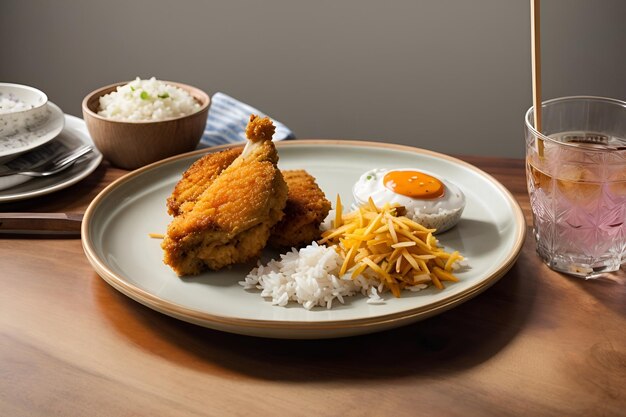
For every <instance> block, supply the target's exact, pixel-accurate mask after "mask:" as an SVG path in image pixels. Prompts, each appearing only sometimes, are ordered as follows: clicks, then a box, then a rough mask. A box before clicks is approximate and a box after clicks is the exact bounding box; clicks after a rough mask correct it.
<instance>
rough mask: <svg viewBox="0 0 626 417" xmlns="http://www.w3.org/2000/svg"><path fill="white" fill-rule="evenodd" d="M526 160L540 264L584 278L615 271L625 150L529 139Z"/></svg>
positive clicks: (624, 246) (625, 243)
mask: <svg viewBox="0 0 626 417" xmlns="http://www.w3.org/2000/svg"><path fill="white" fill-rule="evenodd" d="M565 136H567V134H564V133H559V134H554V135H550V137H551V138H554V137H565ZM540 142H542V143H540ZM526 155H527V159H526V162H527V164H526V168H527V170H526V174H527V175H526V177H527V183H528V191H529V195H530V203H531V208H532V211H533V220H534V231H535V238H536V241H537V252H538V253H539V255H540V256H541V257H542V259H543V260H544V261H545V262H546V263H547V264H548V265H549V266H550V267H551V268H553V269H555V270H558V271H562V272H566V273H568V274H573V275H577V276H582V277H585V278H593V277H596V276H598V275H600V274H602V273H605V272H612V271H616V270H618V269H619V268H620V265H621V263H622V262H624V261H626V150H623V151H621V150H615V151H607V149H606V148H605V147H601V146H600V147H597V146H594V145H589V144H580V145H577V144H575V143H559V142H558V141H542V140H540V139H537V138H532V140H530V141H529V140H527V149H526Z"/></svg>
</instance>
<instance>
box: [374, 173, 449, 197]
mask: <svg viewBox="0 0 626 417" xmlns="http://www.w3.org/2000/svg"><path fill="white" fill-rule="evenodd" d="M383 184H385V187H387V188H388V189H390V190H391V191H393V192H394V193H396V194H402V195H405V196H407V197H411V198H421V199H431V198H437V197H441V196H442V195H443V192H444V186H443V183H442V182H441V181H439V180H438V179H437V178H435V177H432V176H430V175H428V174H424V173H423V172H418V171H390V172H388V173H387V174H386V175H385V177H384V178H383Z"/></svg>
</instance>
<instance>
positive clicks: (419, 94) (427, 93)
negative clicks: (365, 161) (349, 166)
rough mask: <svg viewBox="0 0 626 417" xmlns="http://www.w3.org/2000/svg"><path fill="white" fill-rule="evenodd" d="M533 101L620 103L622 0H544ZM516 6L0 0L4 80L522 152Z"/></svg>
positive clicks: (440, 146) (63, 95)
mask: <svg viewBox="0 0 626 417" xmlns="http://www.w3.org/2000/svg"><path fill="white" fill-rule="evenodd" d="M541 10H542V26H541V27H542V42H543V43H542V49H543V51H542V52H543V57H542V59H543V98H544V99H548V98H554V97H559V96H566V95H580V94H584V95H598V96H609V97H614V98H618V99H622V100H625V99H626V79H625V74H626V25H625V23H626V1H624V0H545V1H544V2H543V4H542V9H541ZM529 15H530V6H529V2H528V1H527V0H406V1H404V0H388V1H380V0H379V1H372V0H363V1H359V0H343V1H342V0H314V1H310V0H309V1H300V0H294V1H287V0H264V1H254V0H213V1H200V0H195V1H193V0H179V1H167V0H154V1H149V0H133V1H124V0H106V1H97V2H95V1H72V0H58V1H44V0H40V1H35V0H0V81H4V82H16V83H23V84H29V85H33V86H36V87H38V88H40V89H42V90H44V91H45V92H46V93H47V94H48V96H49V97H50V99H51V100H52V101H54V102H55V103H56V104H58V105H59V106H60V107H61V108H62V109H64V111H65V112H66V113H69V114H73V115H77V116H80V114H81V109H80V104H81V101H82V98H83V97H84V96H85V95H86V94H87V93H88V92H90V91H91V90H94V89H96V88H98V87H100V86H103V85H106V84H110V83H113V82H117V81H124V80H129V79H133V78H134V77H135V76H140V77H142V78H147V77H150V76H156V77H157V78H160V79H165V80H173V81H180V82H184V83H188V84H192V85H194V86H196V87H199V88H202V89H204V90H205V91H207V92H209V93H212V92H215V91H222V92H225V93H227V94H229V95H232V96H234V97H235V98H238V99H240V100H242V101H245V102H247V103H249V104H251V105H253V106H255V107H257V108H259V109H261V110H262V111H264V112H265V113H268V114H269V115H270V116H272V117H274V118H276V119H278V120H280V121H282V122H283V123H285V124H287V125H288V126H289V127H290V128H291V129H293V131H294V132H295V133H296V135H297V136H298V137H299V138H338V139H359V140H373V141H382V142H391V143H400V144H407V145H413V146H418V147H422V148H427V149H432V150H435V151H439V152H445V153H452V154H472V155H495V156H507V157H521V156H522V155H523V146H522V134H523V130H522V117H523V113H524V112H525V110H526V109H527V108H528V107H529V106H530V105H531V104H532V98H531V93H532V91H531V72H530V17H529Z"/></svg>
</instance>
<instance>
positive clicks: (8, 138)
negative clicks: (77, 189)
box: [0, 83, 102, 203]
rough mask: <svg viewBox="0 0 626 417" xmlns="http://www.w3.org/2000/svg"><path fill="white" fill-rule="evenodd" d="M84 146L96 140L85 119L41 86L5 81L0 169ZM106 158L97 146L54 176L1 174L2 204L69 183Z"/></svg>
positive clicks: (0, 92) (0, 94) (0, 103)
mask: <svg viewBox="0 0 626 417" xmlns="http://www.w3.org/2000/svg"><path fill="white" fill-rule="evenodd" d="M84 144H93V143H92V141H91V138H90V136H89V133H88V132H87V128H86V126H85V123H84V121H83V120H82V119H79V118H77V117H74V116H70V115H66V114H64V113H63V111H62V110H61V109H60V108H59V107H58V106H57V105H55V104H54V103H52V102H51V101H49V100H48V97H47V95H46V94H45V93H43V92H42V91H40V90H37V89H35V88H33V87H29V86H25V85H19V84H9V83H0V173H1V172H2V171H3V170H6V168H5V167H4V165H5V164H10V163H11V161H13V162H14V163H15V161H14V160H16V159H18V158H20V159H22V160H23V159H25V158H26V159H31V160H41V161H44V160H46V159H50V158H52V157H54V156H55V155H58V154H59V153H62V152H65V151H70V150H71V149H74V148H77V147H79V146H81V145H84ZM101 160H102V155H101V154H100V153H99V152H98V151H97V150H96V149H95V147H94V150H93V151H92V152H91V153H89V154H88V155H86V156H85V157H84V158H82V159H81V160H79V161H77V163H76V164H74V165H73V166H72V167H70V168H68V169H67V170H65V171H62V172H60V173H58V174H56V175H53V176H50V177H45V178H33V177H29V176H24V175H9V176H0V203H2V202H6V201H15V200H21V199H26V198H32V197H36V196H39V195H43V194H48V193H51V192H54V191H57V190H60V189H62V188H65V187H68V186H70V185H72V184H74V183H76V182H78V181H80V180H81V179H83V178H84V177H86V176H87V175H89V174H90V173H91V172H93V171H94V170H95V169H96V168H97V166H98V165H99V164H100V161H101Z"/></svg>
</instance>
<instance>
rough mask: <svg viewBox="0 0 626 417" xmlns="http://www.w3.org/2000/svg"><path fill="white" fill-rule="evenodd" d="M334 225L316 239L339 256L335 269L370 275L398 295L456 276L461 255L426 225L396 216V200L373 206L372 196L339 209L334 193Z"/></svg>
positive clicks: (354, 276) (437, 286)
mask: <svg viewBox="0 0 626 417" xmlns="http://www.w3.org/2000/svg"><path fill="white" fill-rule="evenodd" d="M336 210H337V211H336V213H335V219H334V223H333V227H332V228H331V229H330V230H327V231H325V232H324V233H323V234H322V239H321V240H320V241H319V242H318V243H320V244H326V245H328V246H334V247H335V249H336V250H337V252H338V253H339V254H340V255H341V257H342V258H343V264H342V265H341V270H340V274H341V275H345V274H347V273H349V274H350V277H351V278H352V279H356V278H357V277H358V276H359V275H366V276H368V277H375V278H376V279H378V280H379V281H380V282H381V283H382V285H383V287H384V288H386V289H388V290H389V291H391V292H392V293H393V294H394V295H395V296H396V297H400V292H401V290H402V289H405V288H408V289H411V288H415V286H416V285H423V284H427V285H433V286H435V287H436V288H439V289H443V288H444V284H443V282H457V281H458V278H457V277H456V276H455V275H454V274H453V270H454V266H455V265H456V264H457V262H459V261H461V260H463V256H461V255H460V254H459V252H458V251H454V252H452V253H448V252H445V251H444V250H443V249H442V248H441V247H440V246H439V243H438V241H437V239H436V238H435V237H434V235H433V232H435V230H434V229H428V228H426V227H424V226H422V225H421V224H419V223H416V222H415V221H413V220H411V219H409V218H407V217H404V216H399V215H398V213H399V212H401V211H402V210H401V208H400V207H399V206H397V205H396V206H392V205H389V204H385V206H383V207H380V208H379V207H377V206H376V205H375V204H374V202H373V201H372V199H371V198H370V200H369V201H368V203H367V204H365V205H363V206H361V207H359V208H358V209H357V210H355V211H352V212H349V213H346V214H344V213H343V209H342V205H341V200H340V198H339V196H337V204H336Z"/></svg>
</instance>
